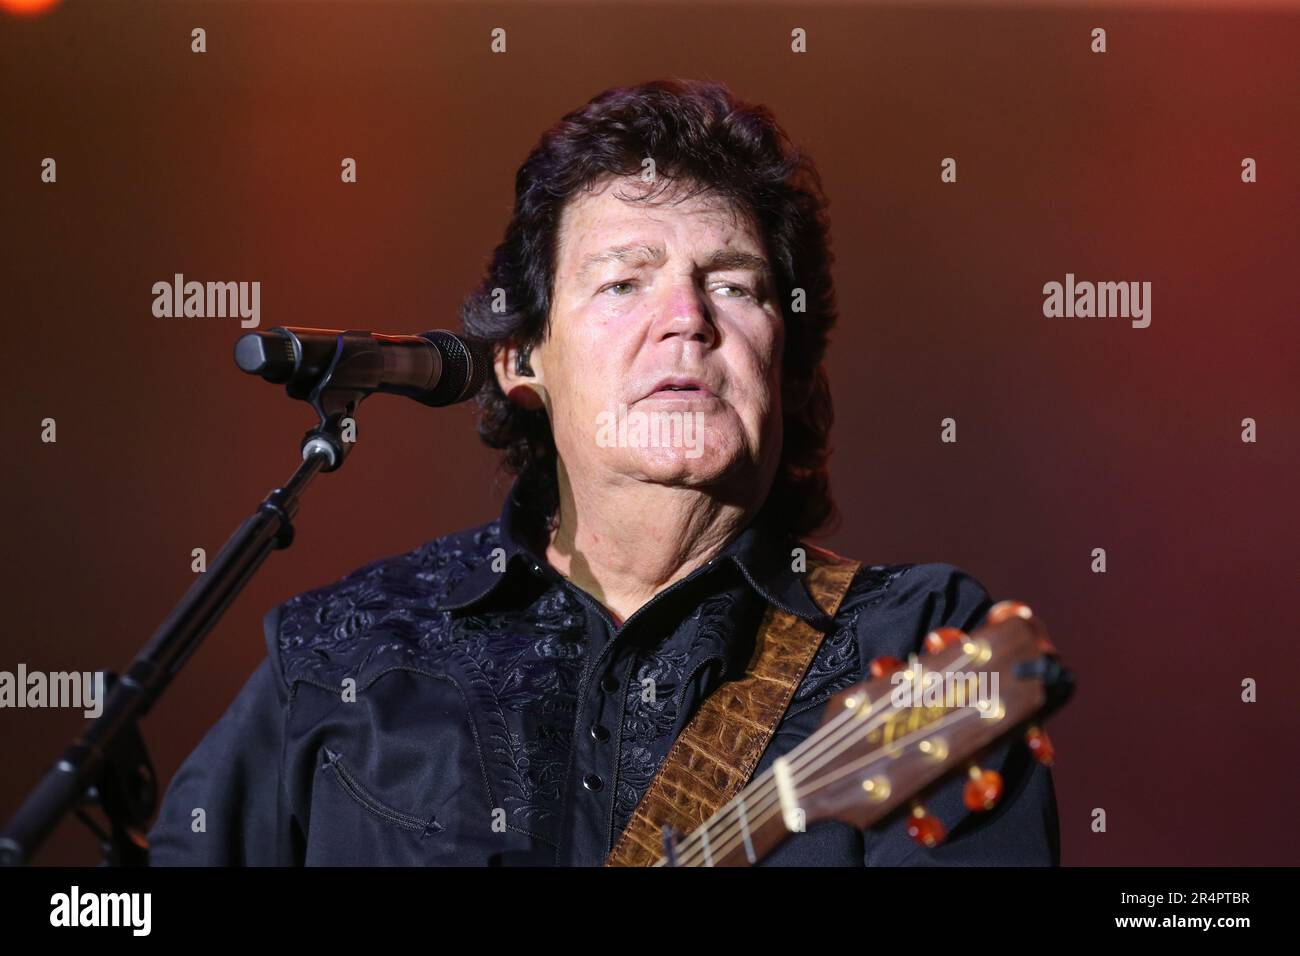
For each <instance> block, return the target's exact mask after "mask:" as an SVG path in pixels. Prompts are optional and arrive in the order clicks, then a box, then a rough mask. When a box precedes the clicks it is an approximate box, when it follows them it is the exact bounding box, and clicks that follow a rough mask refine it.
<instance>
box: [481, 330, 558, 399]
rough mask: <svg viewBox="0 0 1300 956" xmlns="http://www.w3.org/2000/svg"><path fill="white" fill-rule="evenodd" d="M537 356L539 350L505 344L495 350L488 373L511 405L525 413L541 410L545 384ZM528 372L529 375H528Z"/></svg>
mask: <svg viewBox="0 0 1300 956" xmlns="http://www.w3.org/2000/svg"><path fill="white" fill-rule="evenodd" d="M521 349H522V351H523V361H522V362H521V361H520V353H521ZM540 352H541V348H540V346H537V347H533V348H531V349H529V348H527V347H526V346H523V345H522V343H506V344H504V345H499V346H497V349H496V352H495V354H494V355H493V357H492V371H493V373H494V374H495V375H496V379H497V384H498V385H500V386H501V391H503V392H504V393H505V395H506V398H508V399H509V400H510V401H511V403H512V404H515V405H518V406H519V407H520V408H525V409H527V410H529V411H537V410H538V409H541V408H544V407H545V394H546V384H545V378H544V376H543V374H542V363H541V355H540ZM530 369H531V372H532V374H529V370H530Z"/></svg>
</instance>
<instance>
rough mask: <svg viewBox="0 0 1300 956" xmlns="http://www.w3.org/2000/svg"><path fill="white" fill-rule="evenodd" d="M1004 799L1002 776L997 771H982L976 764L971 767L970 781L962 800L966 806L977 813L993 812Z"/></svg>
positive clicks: (967, 783)
mask: <svg viewBox="0 0 1300 956" xmlns="http://www.w3.org/2000/svg"><path fill="white" fill-rule="evenodd" d="M1001 797H1002V774H1000V773H998V772H997V771H996V770H981V769H980V768H979V767H977V766H976V765H975V764H971V765H970V779H969V780H967V781H966V789H965V790H964V791H963V792H962V799H963V800H964V801H965V802H966V806H967V807H968V808H970V809H971V810H974V811H975V812H976V813H978V812H980V811H983V810H992V809H993V807H994V806H995V805H996V804H997V802H998V800H999V799H1000V798H1001Z"/></svg>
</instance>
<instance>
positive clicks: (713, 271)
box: [533, 179, 784, 505]
mask: <svg viewBox="0 0 1300 956" xmlns="http://www.w3.org/2000/svg"><path fill="white" fill-rule="evenodd" d="M638 188H644V187H643V186H642V185H641V184H640V183H638V181H637V180H636V179H622V180H614V179H607V180H606V181H605V182H604V183H602V184H598V185H597V187H596V189H595V190H594V191H593V192H590V193H589V192H580V193H578V194H577V196H576V197H575V198H574V199H572V200H571V201H570V202H569V204H568V205H567V206H566V207H565V210H564V214H563V216H562V219H561V228H560V234H559V242H558V248H557V255H556V272H555V285H554V295H553V298H552V304H551V315H550V334H549V336H548V338H547V340H546V341H545V342H544V343H543V344H542V345H540V346H538V347H537V348H536V349H535V350H534V353H533V354H534V356H535V361H534V368H537V367H538V365H539V364H540V366H541V368H540V369H539V370H538V375H539V380H540V382H541V384H542V385H543V387H544V394H545V396H546V403H547V406H548V409H549V413H550V418H551V425H552V428H553V430H554V435H555V441H556V446H557V448H558V450H559V454H560V458H561V460H562V462H563V466H564V468H565V469H566V471H567V472H568V474H569V475H570V476H571V477H572V476H574V475H575V473H580V472H581V473H584V474H587V475H589V476H591V477H601V478H609V477H616V476H621V477H625V478H628V479H632V480H638V481H647V482H654V483H659V484H668V485H677V486H686V487H696V488H710V489H712V490H713V491H714V493H717V494H720V495H722V496H723V497H725V498H726V499H727V500H730V501H738V502H743V503H746V504H750V505H756V504H757V503H759V502H761V500H762V498H764V497H766V492H767V488H768V486H769V484H770V481H771V479H772V477H773V475H774V474H775V471H776V465H777V462H778V459H779V458H780V453H781V355H782V348H783V344H784V323H783V320H782V317H781V310H780V308H779V307H778V306H777V304H776V302H775V301H774V300H773V298H772V296H773V295H774V292H773V289H772V284H771V279H770V275H769V273H768V270H769V264H768V262H767V255H766V251H765V249H764V246H763V243H762V241H761V239H760V237H759V235H758V233H757V231H756V230H755V229H754V227H753V225H752V224H751V223H750V222H749V221H748V217H746V216H743V215H741V214H738V213H737V212H736V211H735V210H733V208H732V207H730V206H729V205H727V204H725V203H723V202H722V201H720V200H719V199H717V198H716V197H711V196H706V195H700V196H695V197H693V198H690V199H685V200H683V199H682V198H681V196H682V193H681V191H680V190H679V191H678V192H670V193H669V194H668V195H666V196H657V197H656V198H655V200H654V201H653V202H651V203H645V202H628V201H625V200H624V199H620V198H619V195H618V194H619V193H622V194H623V195H629V194H630V195H636V194H637V190H638ZM622 421H626V422H627V426H626V431H624V430H623V426H622V424H621V422H622ZM640 426H644V428H643V429H642V430H641V431H638V427H640ZM656 444H657V445H658V447H656Z"/></svg>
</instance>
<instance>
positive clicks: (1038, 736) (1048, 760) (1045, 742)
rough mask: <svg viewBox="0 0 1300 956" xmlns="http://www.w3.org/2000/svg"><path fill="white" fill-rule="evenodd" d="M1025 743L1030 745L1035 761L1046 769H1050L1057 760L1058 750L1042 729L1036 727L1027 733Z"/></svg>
mask: <svg viewBox="0 0 1300 956" xmlns="http://www.w3.org/2000/svg"><path fill="white" fill-rule="evenodd" d="M1025 743H1027V744H1029V752H1030V753H1031V754H1033V755H1034V759H1035V760H1037V761H1038V762H1039V763H1041V764H1042V765H1043V766H1044V767H1050V766H1051V765H1052V763H1053V762H1054V761H1055V760H1056V748H1055V747H1053V746H1052V740H1051V738H1050V737H1048V736H1047V734H1046V733H1045V732H1044V731H1043V729H1042V728H1041V727H1037V726H1034V727H1030V728H1029V729H1028V730H1027V731H1025Z"/></svg>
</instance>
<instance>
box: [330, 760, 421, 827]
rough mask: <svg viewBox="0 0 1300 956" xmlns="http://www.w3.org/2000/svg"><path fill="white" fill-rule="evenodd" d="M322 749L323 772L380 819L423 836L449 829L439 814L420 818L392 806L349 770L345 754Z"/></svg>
mask: <svg viewBox="0 0 1300 956" xmlns="http://www.w3.org/2000/svg"><path fill="white" fill-rule="evenodd" d="M321 750H322V757H323V760H322V763H321V768H320V769H321V773H323V774H325V775H327V776H332V777H333V778H334V780H335V781H336V782H337V783H338V785H339V787H340V788H342V790H343V792H344V793H346V794H347V795H348V796H349V797H351V798H352V799H353V800H355V801H356V802H357V803H358V804H360V805H361V807H363V808H364V809H365V810H366V811H368V812H369V813H371V814H373V815H374V816H376V817H378V818H379V819H380V820H383V821H384V822H386V823H390V824H392V825H393V826H396V827H401V828H402V829H403V830H412V831H415V832H417V833H419V834H420V835H421V836H432V835H434V834H436V833H441V832H442V831H443V830H445V829H446V827H445V826H443V824H441V823H439V822H438V819H437V816H436V815H430V816H427V817H424V816H417V815H415V814H412V813H406V812H404V811H402V810H399V809H397V808H395V807H391V806H389V805H388V804H387V803H386V802H384V801H383V800H381V799H379V798H378V797H377V796H375V795H374V794H373V793H372V792H371V790H370V788H368V787H367V786H366V785H365V784H363V783H362V782H361V780H360V779H358V777H357V774H356V773H355V772H354V771H353V770H351V769H350V768H349V766H348V761H347V757H346V756H345V755H344V754H342V753H341V752H339V751H338V750H335V749H332V748H330V747H322V748H321Z"/></svg>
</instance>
